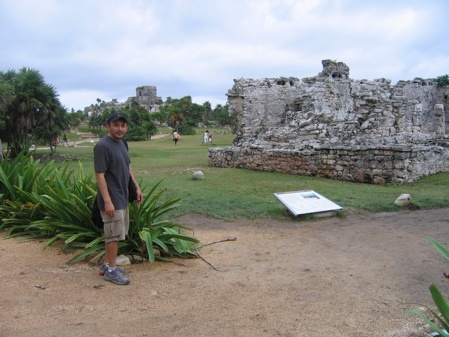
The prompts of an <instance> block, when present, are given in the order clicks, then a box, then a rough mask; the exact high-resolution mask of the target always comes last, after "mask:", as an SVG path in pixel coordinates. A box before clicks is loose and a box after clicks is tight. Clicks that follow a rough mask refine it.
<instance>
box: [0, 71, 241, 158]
mask: <svg viewBox="0 0 449 337" xmlns="http://www.w3.org/2000/svg"><path fill="white" fill-rule="evenodd" d="M161 103H162V104H161V105H160V107H159V110H158V111H157V112H149V111H148V110H147V109H146V108H145V107H143V106H141V105H139V104H138V103H137V102H133V103H131V104H129V105H127V106H125V107H123V108H120V109H117V110H116V109H114V108H110V107H108V105H107V103H106V102H104V101H102V100H100V99H97V102H96V103H95V104H92V105H91V109H90V113H89V112H85V111H81V110H78V111H73V109H72V111H70V112H68V111H67V109H66V108H65V107H64V106H63V105H62V104H61V102H60V101H59V98H58V93H57V91H56V89H55V87H54V86H52V85H51V84H48V83H46V82H45V80H44V77H43V76H42V75H41V74H40V72H39V71H38V70H35V69H31V68H26V67H23V68H21V69H19V70H8V71H5V72H1V71H0V141H2V142H4V143H6V146H7V152H8V153H9V155H10V156H11V157H15V156H17V155H18V154H19V153H20V152H21V151H25V152H27V151H28V149H29V148H30V146H31V145H32V144H45V145H48V146H49V147H50V150H51V152H52V153H54V152H55V151H56V146H57V144H58V139H59V138H60V136H61V135H62V134H63V133H64V132H65V131H67V130H69V129H70V128H71V127H78V126H79V125H80V124H81V123H86V124H87V125H88V126H89V127H90V128H92V129H100V130H101V128H102V127H103V126H104V125H105V121H106V119H107V116H109V115H110V114H111V113H113V112H121V113H124V114H126V115H127V116H128V117H129V118H130V124H131V128H130V130H129V132H128V134H127V138H128V139H129V140H132V141H141V140H148V139H150V138H151V136H152V135H154V134H156V133H157V127H158V126H160V125H164V126H169V127H172V128H174V129H176V130H177V131H178V132H180V133H181V134H184V135H189V134H194V133H195V129H194V128H195V127H197V126H199V125H204V126H206V127H207V126H229V127H231V128H232V129H234V126H235V121H234V120H233V119H232V118H231V117H229V113H228V105H227V104H226V105H224V106H222V105H220V104H218V105H217V106H216V107H215V108H214V109H212V106H211V104H210V103H209V102H205V103H204V104H202V105H200V104H196V103H193V102H192V98H191V97H190V96H186V97H183V98H179V99H177V98H171V97H167V99H166V101H165V102H161ZM0 150H1V142H0Z"/></svg>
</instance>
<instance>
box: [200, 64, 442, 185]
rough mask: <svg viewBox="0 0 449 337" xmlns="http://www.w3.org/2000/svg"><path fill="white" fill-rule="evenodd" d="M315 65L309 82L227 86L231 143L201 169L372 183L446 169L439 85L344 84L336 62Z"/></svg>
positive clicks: (345, 71)
mask: <svg viewBox="0 0 449 337" xmlns="http://www.w3.org/2000/svg"><path fill="white" fill-rule="evenodd" d="M322 63H323V71H322V72H321V73H320V74H318V76H315V77H308V78H304V79H298V78H293V77H290V78H265V79H243V78H242V79H239V80H234V86H233V87H232V89H230V90H229V91H228V94H227V96H228V103H229V106H230V108H229V111H230V114H231V115H232V116H233V117H234V118H235V119H236V120H237V125H238V126H237V133H236V138H235V140H234V143H233V146H231V147H227V148H212V149H210V150H209V165H213V166H219V167H237V168H247V169H253V170H260V171H272V172H282V173H291V174H301V175H307V176H321V177H327V178H332V179H339V180H347V181H354V182H363V183H375V184H383V183H386V182H393V183H398V184H402V183H406V182H411V181H415V180H417V179H419V178H420V177H422V176H427V175H430V174H435V173H438V172H442V171H448V170H449V160H448V159H449V146H448V144H449V141H448V137H447V136H446V130H447V129H449V128H448V127H447V124H446V122H445V121H446V120H447V121H449V118H448V117H449V116H447V109H445V107H446V104H447V101H448V94H449V88H448V87H447V86H446V87H443V88H439V87H438V86H437V83H436V80H433V79H427V80H424V79H421V78H415V79H414V80H413V81H399V82H398V83H397V84H396V85H392V84H391V81H390V80H387V79H384V78H381V79H375V80H373V81H368V80H352V79H350V78H349V67H348V66H347V65H345V64H344V63H342V62H335V61H330V60H324V61H323V62H322ZM445 110H446V113H445Z"/></svg>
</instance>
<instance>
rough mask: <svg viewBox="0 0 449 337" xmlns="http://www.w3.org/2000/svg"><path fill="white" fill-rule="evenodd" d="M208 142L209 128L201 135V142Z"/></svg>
mask: <svg viewBox="0 0 449 337" xmlns="http://www.w3.org/2000/svg"><path fill="white" fill-rule="evenodd" d="M208 142H209V130H206V131H205V132H204V135H203V144H207V143H208Z"/></svg>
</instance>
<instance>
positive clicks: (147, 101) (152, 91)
mask: <svg viewBox="0 0 449 337" xmlns="http://www.w3.org/2000/svg"><path fill="white" fill-rule="evenodd" d="M132 102H137V103H139V104H140V105H142V106H144V107H146V108H147V109H148V111H150V112H154V111H157V110H158V109H159V106H160V105H161V104H162V99H161V98H160V97H159V96H157V89H156V87H155V86H152V85H146V86H142V87H137V88H136V96H135V97H129V98H128V99H127V100H126V102H125V105H128V104H131V103H132Z"/></svg>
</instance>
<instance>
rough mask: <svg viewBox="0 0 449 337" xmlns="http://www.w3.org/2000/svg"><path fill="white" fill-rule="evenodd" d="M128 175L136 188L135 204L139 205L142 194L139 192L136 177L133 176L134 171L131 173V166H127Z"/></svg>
mask: <svg viewBox="0 0 449 337" xmlns="http://www.w3.org/2000/svg"><path fill="white" fill-rule="evenodd" d="M129 175H130V176H131V179H132V180H133V183H134V185H135V186H136V191H137V203H138V204H141V203H142V201H143V194H142V191H141V190H140V187H139V184H138V182H137V179H136V176H135V175H134V171H133V169H132V167H131V165H129Z"/></svg>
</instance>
